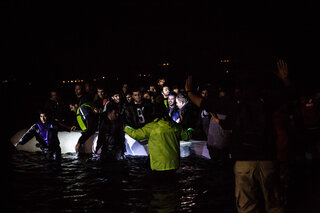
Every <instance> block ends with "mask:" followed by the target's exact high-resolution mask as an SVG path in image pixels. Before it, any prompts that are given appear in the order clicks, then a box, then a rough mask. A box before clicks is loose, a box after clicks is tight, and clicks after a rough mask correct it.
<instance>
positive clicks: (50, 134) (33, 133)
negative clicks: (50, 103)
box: [19, 121, 60, 149]
mask: <svg viewBox="0 0 320 213" xmlns="http://www.w3.org/2000/svg"><path fill="white" fill-rule="evenodd" d="M33 137H36V140H37V141H38V142H39V144H40V148H41V149H45V148H49V149H55V148H57V147H59V144H60V142H59V138H58V132H57V130H56V128H55V127H54V126H53V125H52V124H49V123H46V124H42V123H41V122H40V121H39V122H37V123H35V124H33V125H32V126H31V127H30V129H29V130H28V131H27V132H26V133H25V134H24V135H23V136H22V137H21V138H20V140H19V144H21V145H23V144H26V143H27V142H28V141H29V140H31V139H32V138H33Z"/></svg>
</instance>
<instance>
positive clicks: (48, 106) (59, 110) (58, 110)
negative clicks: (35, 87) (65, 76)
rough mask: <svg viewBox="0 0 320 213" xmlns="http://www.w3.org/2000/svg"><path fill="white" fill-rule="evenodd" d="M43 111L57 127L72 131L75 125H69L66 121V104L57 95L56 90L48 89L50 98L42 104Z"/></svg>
mask: <svg viewBox="0 0 320 213" xmlns="http://www.w3.org/2000/svg"><path fill="white" fill-rule="evenodd" d="M44 111H45V112H46V115H47V117H48V118H49V120H50V121H51V122H53V123H56V124H57V127H58V129H59V130H60V129H61V130H65V129H66V130H68V131H72V130H75V129H76V126H70V125H69V124H67V123H68V121H67V120H68V119H67V118H68V113H67V106H66V105H65V104H64V102H63V101H62V100H61V99H60V97H59V96H58V93H57V91H56V90H51V91H50V98H49V99H48V100H47V101H46V103H45V105H44Z"/></svg>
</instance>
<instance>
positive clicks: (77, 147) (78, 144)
mask: <svg viewBox="0 0 320 213" xmlns="http://www.w3.org/2000/svg"><path fill="white" fill-rule="evenodd" d="M79 148H80V143H77V144H76V147H75V150H76V152H79Z"/></svg>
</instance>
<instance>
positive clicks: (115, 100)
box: [111, 94, 120, 103]
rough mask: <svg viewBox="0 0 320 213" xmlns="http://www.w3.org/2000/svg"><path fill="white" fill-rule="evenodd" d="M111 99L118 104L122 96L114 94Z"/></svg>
mask: <svg viewBox="0 0 320 213" xmlns="http://www.w3.org/2000/svg"><path fill="white" fill-rule="evenodd" d="M111 98H112V100H113V101H114V102H116V103H119V102H120V94H114V95H113V96H112V97H111Z"/></svg>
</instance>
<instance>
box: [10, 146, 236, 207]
mask: <svg viewBox="0 0 320 213" xmlns="http://www.w3.org/2000/svg"><path fill="white" fill-rule="evenodd" d="M88 159H89V160H88ZM146 160H147V159H146V157H130V158H127V159H125V160H122V161H118V162H113V163H108V164H101V163H100V162H99V161H97V160H96V159H90V156H88V155H83V156H82V155H81V156H78V155H76V154H75V153H70V154H65V155H63V159H62V161H61V163H60V164H57V163H50V162H47V161H46V160H45V159H44V158H43V156H42V155H41V153H27V152H17V153H15V154H13V155H12V159H11V167H10V168H11V169H10V170H11V173H10V175H9V177H10V181H9V183H10V196H9V201H10V205H11V206H10V209H11V212H139V213H140V212H166V213H167V212H207V211H211V212H235V209H234V198H233V197H234V193H233V189H234V185H233V176H232V170H231V168H226V169H224V170H221V169H220V170H219V169H217V168H216V167H215V166H214V165H212V164H211V163H210V161H209V160H207V159H203V158H200V157H196V156H191V157H188V158H183V159H182V161H181V167H180V169H179V170H178V171H177V173H176V175H172V176H160V175H158V174H157V175H151V174H150V171H149V170H148V169H147V167H146Z"/></svg>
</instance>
